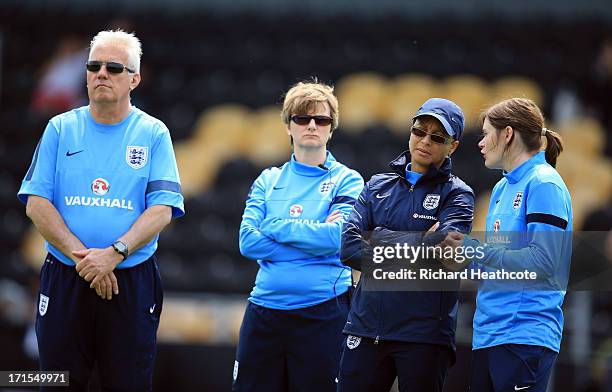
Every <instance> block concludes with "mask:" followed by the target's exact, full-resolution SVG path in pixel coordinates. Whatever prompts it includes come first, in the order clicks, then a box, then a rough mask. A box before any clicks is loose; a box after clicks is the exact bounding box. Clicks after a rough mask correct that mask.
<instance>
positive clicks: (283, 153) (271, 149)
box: [243, 106, 291, 167]
mask: <svg viewBox="0 0 612 392" xmlns="http://www.w3.org/2000/svg"><path fill="white" fill-rule="evenodd" d="M250 124H251V125H250V126H248V127H245V136H244V139H243V140H244V143H247V144H248V145H247V146H244V148H243V149H244V150H245V153H246V156H247V157H248V158H249V159H250V160H251V161H252V162H253V163H255V164H256V165H257V166H259V167H265V166H269V165H270V164H273V163H277V162H280V161H283V160H286V159H287V157H288V156H289V154H290V153H291V143H290V139H289V135H287V125H286V124H284V123H283V122H282V120H281V117H280V108H278V107H276V106H269V107H265V108H262V109H260V110H258V111H257V112H254V113H252V114H251V116H250Z"/></svg>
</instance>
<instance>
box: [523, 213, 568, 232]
mask: <svg viewBox="0 0 612 392" xmlns="http://www.w3.org/2000/svg"><path fill="white" fill-rule="evenodd" d="M535 222H538V223H546V224H548V225H551V226H555V227H558V228H560V229H562V230H565V229H566V228H567V221H566V220H565V219H562V218H559V217H558V216H555V215H551V214H527V223H528V224H529V223H535Z"/></svg>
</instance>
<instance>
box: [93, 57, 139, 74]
mask: <svg viewBox="0 0 612 392" xmlns="http://www.w3.org/2000/svg"><path fill="white" fill-rule="evenodd" d="M103 65H105V66H106V70H107V71H108V72H110V73H112V74H120V73H121V72H123V70H124V69H127V71H128V72H131V73H135V72H134V71H133V70H131V69H129V68H128V67H127V66H125V65H123V64H121V63H115V62H114V61H95V60H90V61H88V62H86V63H85V66H86V67H87V70H88V71H89V72H98V71H99V70H100V69H101V68H102V66H103Z"/></svg>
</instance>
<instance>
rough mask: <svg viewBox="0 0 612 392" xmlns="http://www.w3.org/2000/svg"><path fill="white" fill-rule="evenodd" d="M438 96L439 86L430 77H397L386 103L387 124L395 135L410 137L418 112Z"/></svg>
mask: <svg viewBox="0 0 612 392" xmlns="http://www.w3.org/2000/svg"><path fill="white" fill-rule="evenodd" d="M438 95H439V94H438V84H437V82H436V81H435V80H434V79H432V78H431V77H430V76H427V75H421V74H404V75H400V76H398V77H396V78H395V79H393V81H392V82H391V83H390V86H389V93H388V95H387V97H386V99H385V101H384V102H385V112H386V116H385V118H384V120H385V122H386V124H387V125H388V126H389V128H390V129H391V130H392V131H393V132H394V133H397V134H400V135H408V134H409V133H410V127H411V125H412V117H413V116H414V114H415V113H416V111H417V110H418V109H419V108H420V107H421V105H422V104H423V103H424V102H425V101H426V100H428V99H429V98H433V97H437V96H438Z"/></svg>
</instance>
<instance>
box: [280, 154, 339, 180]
mask: <svg viewBox="0 0 612 392" xmlns="http://www.w3.org/2000/svg"><path fill="white" fill-rule="evenodd" d="M334 162H336V158H334V156H333V155H332V153H331V152H329V151H327V156H326V158H325V163H323V166H325V167H326V168H327V170H326V169H323V168H321V167H319V166H310V165H306V164H304V163H301V162H298V161H296V160H295V154H291V160H290V161H289V164H290V165H291V170H292V171H293V172H294V173H296V174H299V175H302V176H307V177H318V176H321V175H324V174H327V173H328V172H329V171H330V170H331V168H332V165H333V164H334Z"/></svg>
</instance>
